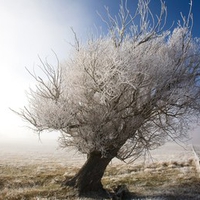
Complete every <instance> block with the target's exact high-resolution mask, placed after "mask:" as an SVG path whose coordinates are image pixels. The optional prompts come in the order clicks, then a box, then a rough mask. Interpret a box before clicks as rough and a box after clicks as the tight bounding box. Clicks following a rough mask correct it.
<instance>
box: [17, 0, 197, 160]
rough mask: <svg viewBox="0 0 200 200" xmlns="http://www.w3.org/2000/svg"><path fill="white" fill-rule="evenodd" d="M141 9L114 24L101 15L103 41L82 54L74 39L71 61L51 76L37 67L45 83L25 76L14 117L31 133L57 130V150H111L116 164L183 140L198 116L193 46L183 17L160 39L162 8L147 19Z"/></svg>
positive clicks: (142, 5) (123, 12) (144, 6)
mask: <svg viewBox="0 0 200 200" xmlns="http://www.w3.org/2000/svg"><path fill="white" fill-rule="evenodd" d="M149 2H150V1H147V0H139V4H138V9H137V10H136V12H135V15H133V16H131V15H130V12H129V11H128V9H127V7H126V4H125V5H124V6H122V5H121V7H120V12H119V18H112V17H111V15H110V14H109V12H108V21H107V25H108V29H109V34H108V35H107V36H104V37H99V38H98V39H96V40H92V39H91V40H88V43H87V45H82V46H81V45H80V43H79V42H78V40H77V37H75V38H76V40H77V41H76V44H78V47H76V48H75V51H74V52H73V54H72V56H71V59H69V60H68V61H66V62H65V63H62V64H60V63H59V62H58V66H57V67H56V68H54V67H52V66H50V65H49V64H48V63H42V70H43V72H44V74H45V75H46V77H47V79H46V80H44V79H41V78H40V77H37V75H35V74H34V73H33V74H32V75H33V77H34V78H35V79H36V81H37V88H36V90H34V91H33V90H31V92H30V94H29V96H28V98H29V107H26V108H24V109H22V110H21V111H20V112H18V114H19V115H21V116H22V117H23V118H24V119H25V120H26V121H28V122H30V123H31V124H32V125H33V126H34V128H35V129H36V130H38V131H43V130H60V131H61V133H62V137H61V140H60V141H61V145H62V146H63V147H66V146H75V147H77V149H78V150H79V151H81V152H82V153H87V154H89V153H90V152H93V151H100V152H101V154H102V156H105V157H106V156H110V154H112V151H113V149H118V150H119V151H118V157H119V158H120V159H126V158H129V157H132V156H135V157H137V156H140V155H141V154H142V152H143V151H144V149H151V148H155V147H157V146H159V145H161V144H162V143H164V142H165V141H166V140H168V139H173V140H176V139H181V138H183V137H185V136H186V133H187V130H188V128H189V124H190V122H192V121H193V120H194V119H195V117H198V115H199V111H200V43H199V40H198V39H193V38H192V36H191V27H190V24H191V19H192V17H191V16H192V15H191V13H189V17H188V18H187V20H186V19H185V18H183V19H185V20H183V25H181V24H180V23H179V25H178V27H177V28H175V29H174V30H173V31H170V30H166V31H164V25H165V22H166V18H165V17H166V7H165V5H164V3H163V2H161V13H160V16H158V17H156V18H155V17H154V16H153V14H152V13H151V11H150V10H149V7H148V5H149ZM136 17H140V23H139V24H137V23H136V22H135V21H134V20H135V19H136ZM163 18H164V20H163ZM163 21H164V22H163ZM111 156H112V155H111Z"/></svg>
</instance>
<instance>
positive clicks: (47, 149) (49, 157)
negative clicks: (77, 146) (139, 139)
mask: <svg viewBox="0 0 200 200" xmlns="http://www.w3.org/2000/svg"><path fill="white" fill-rule="evenodd" d="M0 150H1V151H0V199H2V200H3V199H13V200H14V199H35V200H36V199H37V200H39V199H43V200H44V199H52V200H53V199H78V197H77V196H76V193H75V192H74V191H73V190H72V189H70V188H61V187H60V184H61V182H62V180H63V179H64V176H67V177H69V178H70V177H71V176H73V175H74V174H75V173H76V172H77V171H78V169H79V168H80V167H81V165H82V164H83V163H84V161H85V157H84V156H82V155H79V154H78V153H76V152H75V151H72V150H68V151H66V150H61V149H57V145H56V144H55V143H51V144H50V143H44V144H42V143H35V144H32V145H31V144H26V145H25V144H22V143H21V144H20V143H18V144H16V143H14V142H13V143H10V144H6V143H2V144H1V146H0ZM151 155H152V156H147V157H146V159H145V160H144V159H139V160H137V161H136V162H135V163H132V164H125V163H122V162H120V161H117V160H114V161H113V162H112V163H111V164H110V165H109V167H108V169H107V170H106V172H105V174H104V177H103V184H104V187H105V188H107V189H108V190H110V191H112V190H113V189H114V188H116V187H117V186H118V185H126V186H127V187H128V190H129V191H130V193H131V199H149V200H150V199H200V192H199V191H200V178H199V173H198V172H197V170H196V165H195V162H194V161H195V160H194V159H195V156H194V152H193V151H192V148H191V145H184V147H180V146H178V145H176V144H172V143H169V144H167V145H165V146H163V147H161V148H159V149H158V150H155V151H152V152H151Z"/></svg>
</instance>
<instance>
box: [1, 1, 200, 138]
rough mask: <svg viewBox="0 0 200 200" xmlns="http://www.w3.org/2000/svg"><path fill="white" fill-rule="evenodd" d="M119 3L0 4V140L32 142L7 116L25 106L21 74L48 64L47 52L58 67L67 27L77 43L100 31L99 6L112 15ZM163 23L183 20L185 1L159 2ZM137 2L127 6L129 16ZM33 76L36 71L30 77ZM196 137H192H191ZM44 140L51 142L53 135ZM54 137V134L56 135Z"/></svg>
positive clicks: (196, 9)
mask: <svg viewBox="0 0 200 200" xmlns="http://www.w3.org/2000/svg"><path fill="white" fill-rule="evenodd" d="M119 2H120V0H0V30H1V31H0V64H1V65H0V70H1V71H0V92H1V98H0V140H7V139H9V140H10V139H13V140H23V139H29V138H30V139H33V138H36V140H37V136H35V134H33V132H32V131H31V130H29V129H27V128H26V127H25V126H26V125H27V124H26V123H24V122H23V121H22V120H21V119H20V118H19V117H18V116H17V115H15V114H14V113H13V112H11V111H10V110H9V107H10V108H13V109H19V108H20V107H23V106H24V105H26V103H27V100H26V94H25V90H28V89H29V87H30V86H32V85H33V84H34V80H33V79H32V77H31V76H30V74H29V73H28V72H27V71H26V69H25V67H26V68H28V69H29V70H30V71H31V70H32V69H33V68H35V69H36V68H37V65H38V64H40V61H39V59H38V56H40V57H41V58H42V59H45V58H47V59H49V61H50V62H52V63H54V61H55V60H54V55H53V53H52V50H53V51H54V52H56V54H57V56H58V58H59V59H60V61H62V60H64V59H66V58H67V57H68V54H69V52H70V49H71V46H70V45H69V43H73V33H72V31H71V27H73V29H74V30H75V31H76V33H77V35H78V36H79V37H80V38H81V40H82V41H84V40H85V38H86V37H87V34H88V33H89V32H90V31H91V30H92V29H94V30H95V27H94V25H95V24H96V26H97V27H100V26H101V27H102V29H103V30H105V24H104V23H103V22H102V21H101V19H100V18H99V16H98V15H97V13H96V11H98V12H99V13H101V14H102V15H104V14H105V9H104V5H106V6H108V7H109V10H110V12H111V13H113V14H116V13H117V11H118V6H119ZM165 2H166V5H167V8H168V23H167V26H170V25H171V24H172V22H173V21H174V22H175V24H176V22H177V20H178V19H181V17H180V12H183V14H184V15H187V13H188V10H189V3H190V0H165ZM136 3H137V0H128V7H129V9H130V10H132V9H133V10H134V9H135V6H136ZM159 6H160V0H152V3H151V8H152V11H153V13H154V12H158V10H159ZM193 14H194V26H193V35H194V36H195V37H200V0H193ZM36 72H37V71H36ZM197 132H198V131H197ZM45 137H50V138H51V137H52V138H54V137H55V134H54V133H50V134H46V136H45ZM56 137H57V134H56Z"/></svg>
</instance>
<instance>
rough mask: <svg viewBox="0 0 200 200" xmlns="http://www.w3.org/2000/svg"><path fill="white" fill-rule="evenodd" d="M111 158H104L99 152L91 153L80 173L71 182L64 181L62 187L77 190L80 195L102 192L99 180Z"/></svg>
mask: <svg viewBox="0 0 200 200" xmlns="http://www.w3.org/2000/svg"><path fill="white" fill-rule="evenodd" d="M113 157H114V156H113ZM113 157H109V158H104V157H101V153H100V152H92V153H91V154H90V155H89V156H88V159H87V161H86V162H85V164H84V165H83V167H82V168H81V169H80V171H79V172H78V173H77V174H76V175H75V176H74V177H73V178H72V179H71V180H65V182H64V183H63V185H65V186H72V187H75V188H77V189H78V191H79V194H80V195H81V194H84V193H88V192H95V193H101V192H104V189H103V185H102V183H101V178H102V177H103V174H104V171H105V169H106V167H107V166H108V164H109V162H110V161H111V160H112V158H113Z"/></svg>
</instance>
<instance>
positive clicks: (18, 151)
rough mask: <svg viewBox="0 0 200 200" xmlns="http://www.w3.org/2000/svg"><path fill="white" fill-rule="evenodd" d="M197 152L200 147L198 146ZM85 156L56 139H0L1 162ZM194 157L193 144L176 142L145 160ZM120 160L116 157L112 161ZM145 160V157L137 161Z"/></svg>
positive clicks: (68, 160) (72, 160)
mask: <svg viewBox="0 0 200 200" xmlns="http://www.w3.org/2000/svg"><path fill="white" fill-rule="evenodd" d="M195 149H196V150H197V152H200V148H199V147H197V146H196V148H195ZM85 158H86V157H85V156H84V155H81V154H79V153H78V152H76V151H75V150H72V149H60V148H59V147H58V144H57V141H56V140H52V139H51V140H44V141H38V140H37V139H36V140H35V141H29V140H23V141H14V140H12V141H2V140H1V141H0V163H4V164H6V163H7V164H11V163H13V164H15V163H16V164H22V165H26V164H34V163H38V162H41V163H48V162H55V163H57V164H63V165H79V164H80V165H82V164H83V163H84V161H85ZM192 158H194V153H193V151H192V146H191V145H182V146H179V145H178V144H176V143H167V144H165V145H164V146H161V147H160V148H158V149H156V150H154V151H151V155H147V156H146V159H145V162H147V163H149V162H170V161H179V162H184V161H187V160H189V159H192ZM116 162H117V163H118V162H120V161H118V160H116V159H114V160H113V161H112V163H116ZM136 162H137V163H138V162H144V158H140V159H138V160H137V161H136Z"/></svg>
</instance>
